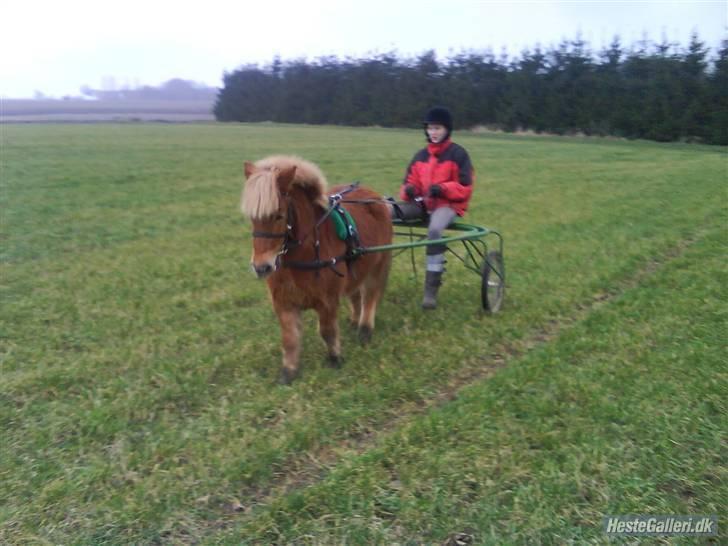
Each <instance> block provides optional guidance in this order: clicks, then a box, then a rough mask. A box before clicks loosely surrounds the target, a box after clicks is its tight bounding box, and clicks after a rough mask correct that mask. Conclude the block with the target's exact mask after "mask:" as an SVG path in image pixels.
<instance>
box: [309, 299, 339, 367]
mask: <svg viewBox="0 0 728 546" xmlns="http://www.w3.org/2000/svg"><path fill="white" fill-rule="evenodd" d="M337 307H338V305H337V304H336V303H335V304H333V305H322V306H320V307H318V308H317V309H316V312H317V313H318V316H319V333H320V334H321V337H322V338H323V340H324V341H325V342H326V347H327V348H328V351H329V355H328V362H329V366H331V367H332V368H340V367H341V364H342V362H343V359H342V358H341V343H340V342H339V323H338V321H337V316H336V315H337Z"/></svg>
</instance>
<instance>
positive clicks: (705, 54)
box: [214, 36, 728, 144]
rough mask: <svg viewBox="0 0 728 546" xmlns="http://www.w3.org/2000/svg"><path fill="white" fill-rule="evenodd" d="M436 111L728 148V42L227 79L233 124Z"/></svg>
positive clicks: (223, 108) (423, 58)
mask: <svg viewBox="0 0 728 546" xmlns="http://www.w3.org/2000/svg"><path fill="white" fill-rule="evenodd" d="M434 104H442V105H446V106H448V107H449V108H450V109H451V110H452V112H453V115H454V118H455V122H456V127H459V128H464V127H474V126H478V125H484V126H488V127H492V128H499V129H503V130H506V131H514V130H533V131H537V132H549V133H557V134H566V133H576V132H580V133H584V134H587V135H614V136H621V137H627V138H645V139H652V140H659V141H674V140H681V139H683V140H696V141H702V142H708V143H713V144H728V41H724V42H723V43H722V45H721V47H720V48H719V49H718V50H717V51H715V52H714V54H713V55H712V56H711V55H710V50H709V49H708V48H707V47H706V46H705V44H704V43H703V42H701V41H700V40H699V38H698V36H693V37H692V39H691V41H690V44H689V45H688V46H687V48H681V47H679V46H678V45H676V44H671V43H661V44H652V43H650V42H648V41H647V40H644V41H642V42H639V43H638V44H637V45H635V46H632V47H630V48H629V49H626V48H624V47H623V46H622V44H621V43H620V40H619V39H618V38H615V39H614V40H613V42H612V43H611V44H610V45H609V46H608V47H607V48H605V49H603V50H601V51H598V52H594V51H592V50H590V48H589V46H588V44H587V43H586V42H584V41H583V40H581V39H576V40H574V41H564V42H562V43H561V44H560V45H559V46H557V47H554V48H551V49H548V50H542V49H541V48H536V49H534V50H532V51H528V50H527V51H524V52H523V53H522V54H521V55H520V57H518V58H516V59H510V60H509V59H508V58H507V57H505V56H501V57H496V56H494V55H493V54H492V53H489V52H485V53H480V52H464V53H461V54H458V55H454V56H451V57H449V58H447V59H446V60H444V61H439V60H438V59H437V57H436V56H435V54H434V52H432V51H429V52H426V53H424V54H422V55H420V56H418V57H416V58H413V59H402V58H399V57H398V56H397V54H396V53H386V54H379V55H376V56H373V57H371V58H363V59H350V58H347V59H344V60H342V59H338V58H336V57H324V58H319V59H316V60H315V61H312V62H309V61H306V60H293V61H281V60H280V59H275V60H274V61H273V62H272V63H271V64H269V65H266V66H264V67H259V66H257V65H248V66H244V67H241V68H240V69H239V70H236V71H234V72H232V73H227V74H225V77H224V87H223V88H222V89H221V90H220V92H219V94H218V98H217V102H216V104H215V109H214V112H215V116H216V117H217V119H218V120H221V121H277V122H287V123H312V124H341V125H381V126H385V127H412V126H415V125H417V124H418V121H419V120H420V119H421V118H422V115H423V113H424V112H425V111H426V110H427V109H428V108H429V107H430V106H432V105H434Z"/></svg>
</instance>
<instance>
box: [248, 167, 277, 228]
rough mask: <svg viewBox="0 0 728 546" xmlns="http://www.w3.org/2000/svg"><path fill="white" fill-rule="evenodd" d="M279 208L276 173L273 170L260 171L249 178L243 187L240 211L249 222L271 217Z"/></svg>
mask: <svg viewBox="0 0 728 546" xmlns="http://www.w3.org/2000/svg"><path fill="white" fill-rule="evenodd" d="M279 206H280V203H279V198H278V188H277V187H276V173H275V171H273V170H261V171H258V172H256V173H254V174H253V175H251V176H250V178H248V179H247V180H246V181H245V185H244V186H243V196H242V199H241V200H240V210H241V211H242V213H243V214H244V215H245V216H247V217H248V218H250V219H251V220H259V219H261V218H266V217H269V216H272V215H273V214H275V213H276V212H277V211H278V207H279Z"/></svg>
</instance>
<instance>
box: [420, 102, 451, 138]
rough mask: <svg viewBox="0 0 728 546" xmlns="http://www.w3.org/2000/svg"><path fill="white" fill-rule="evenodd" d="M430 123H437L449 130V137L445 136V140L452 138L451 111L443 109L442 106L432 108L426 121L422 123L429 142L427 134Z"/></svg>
mask: <svg viewBox="0 0 728 546" xmlns="http://www.w3.org/2000/svg"><path fill="white" fill-rule="evenodd" d="M430 123H437V124H439V125H442V126H443V127H445V129H447V135H446V136H445V140H447V139H448V138H450V133H452V116H451V115H450V111H449V110H448V109H447V108H443V107H442V106H436V107H435V108H431V109H430V110H429V111H428V112H427V115H426V116H425V119H424V120H423V121H422V125H423V127H424V129H425V137H427V142H429V141H430V136H429V135H428V134H427V125H428V124H430Z"/></svg>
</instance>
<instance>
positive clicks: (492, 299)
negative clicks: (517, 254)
mask: <svg viewBox="0 0 728 546" xmlns="http://www.w3.org/2000/svg"><path fill="white" fill-rule="evenodd" d="M505 291H506V268H505V266H504V265H503V256H501V253H500V252H497V251H493V252H488V255H487V256H486V258H485V260H484V261H483V271H482V286H481V297H482V299H483V309H485V311H486V312H487V313H491V314H492V313H497V312H498V311H500V308H501V305H502V304H503V296H504V295H505Z"/></svg>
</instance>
